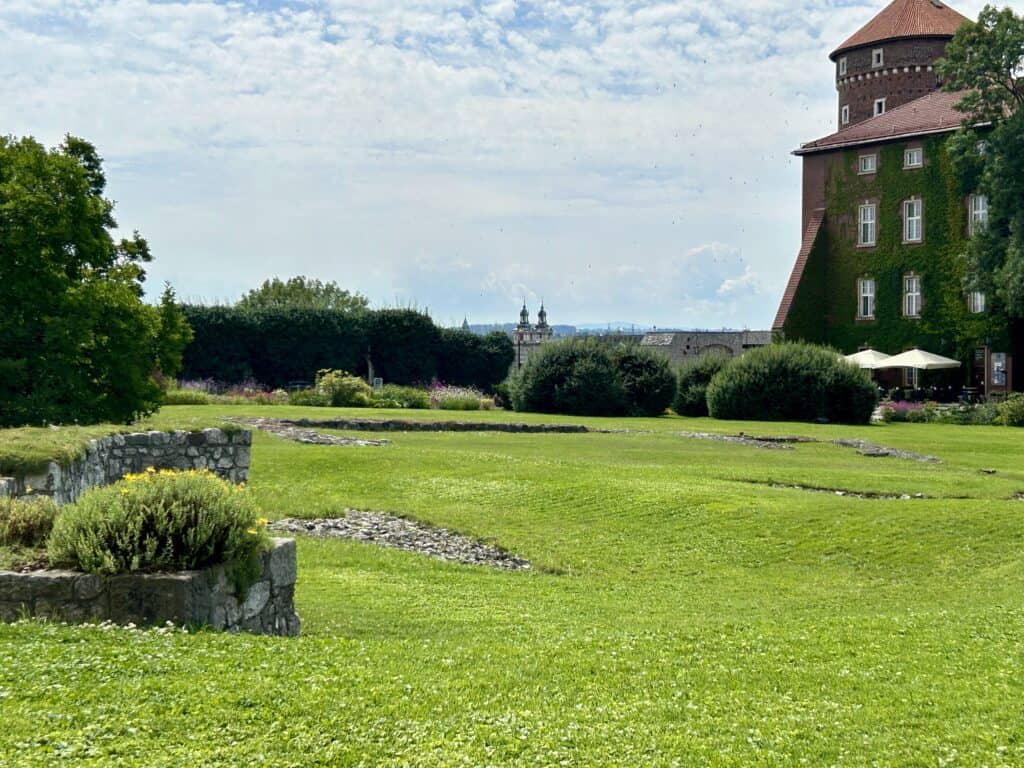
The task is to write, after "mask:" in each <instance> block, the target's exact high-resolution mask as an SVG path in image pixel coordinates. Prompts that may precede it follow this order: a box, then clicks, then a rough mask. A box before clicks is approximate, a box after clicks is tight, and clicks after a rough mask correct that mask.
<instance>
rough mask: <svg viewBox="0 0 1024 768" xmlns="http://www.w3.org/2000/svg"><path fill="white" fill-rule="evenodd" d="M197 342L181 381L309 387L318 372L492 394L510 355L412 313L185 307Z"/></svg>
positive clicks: (504, 347)
mask: <svg viewBox="0 0 1024 768" xmlns="http://www.w3.org/2000/svg"><path fill="white" fill-rule="evenodd" d="M184 310H185V316H186V317H187V319H188V322H189V324H190V325H191V326H192V330H193V332H194V338H193V340H192V343H191V344H189V346H188V347H187V348H186V349H185V353H184V359H183V372H182V376H183V378H186V379H213V380H215V381H218V382H223V383H226V384H237V383H239V382H242V381H245V380H247V379H255V380H256V381H258V382H260V383H261V384H263V385H265V386H267V387H270V388H278V387H287V386H289V385H291V384H294V383H295V382H309V383H311V382H313V380H314V379H315V377H316V374H317V371H319V370H323V369H332V370H342V371H347V372H349V373H352V374H357V375H360V376H365V375H366V374H367V373H368V372H369V367H368V365H367V357H368V356H369V358H370V359H371V360H372V361H373V373H374V375H375V376H379V377H381V378H383V379H384V381H385V382H387V383H393V384H404V385H409V384H425V383H429V382H431V381H432V380H433V379H434V378H435V377H437V378H440V379H441V380H443V381H445V382H446V383H449V384H456V385H460V386H474V387H477V388H479V389H482V390H486V391H490V390H491V389H492V388H493V387H494V386H495V385H496V384H497V383H498V382H500V381H501V380H502V379H504V378H505V376H506V375H507V373H508V368H509V366H510V365H511V364H512V359H513V356H514V353H513V349H512V342H511V340H509V339H508V337H507V336H506V335H505V334H503V333H500V332H499V333H497V334H489V335H488V336H484V337H479V336H474V335H473V334H470V333H467V332H463V331H447V330H442V329H440V328H438V327H437V326H436V325H434V323H433V321H432V320H431V319H430V317H428V316H427V315H425V314H423V313H421V312H418V311H416V310H409V309H384V310H376V311H368V312H357V313H352V312H341V311H338V310H329V309H297V308H293V309H279V310H262V311H256V312H252V311H248V310H244V309H240V308H237V307H205V306H186V307H184Z"/></svg>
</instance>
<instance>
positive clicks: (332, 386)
mask: <svg viewBox="0 0 1024 768" xmlns="http://www.w3.org/2000/svg"><path fill="white" fill-rule="evenodd" d="M316 391H317V392H319V393H320V394H321V395H324V396H325V397H327V398H328V399H329V401H330V404H331V405H333V406H334V407H336V408H366V407H368V406H369V405H370V401H371V400H373V389H372V388H371V387H370V385H369V384H367V383H366V382H365V381H363V380H362V379H361V378H359V377H358V376H350V375H349V374H348V373H346V372H345V371H333V370H330V369H328V368H325V369H323V370H321V371H319V372H318V373H317V375H316Z"/></svg>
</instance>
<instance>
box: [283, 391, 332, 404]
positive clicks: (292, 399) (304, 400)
mask: <svg viewBox="0 0 1024 768" xmlns="http://www.w3.org/2000/svg"><path fill="white" fill-rule="evenodd" d="M330 404H331V398H330V397H329V396H328V395H323V394H320V393H319V392H317V391H316V390H315V389H297V390H295V391H294V392H289V393H288V405H312V406H315V407H317V408H326V407H327V406H329V405H330Z"/></svg>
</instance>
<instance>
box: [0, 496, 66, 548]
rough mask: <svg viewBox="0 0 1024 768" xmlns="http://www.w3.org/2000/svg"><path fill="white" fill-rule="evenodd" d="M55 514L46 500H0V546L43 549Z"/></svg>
mask: <svg viewBox="0 0 1024 768" xmlns="http://www.w3.org/2000/svg"><path fill="white" fill-rule="evenodd" d="M57 513H58V509H57V505H56V504H55V503H54V502H53V499H51V498H50V497H49V496H29V497H27V498H22V499H0V545H3V546H18V547H41V546H43V544H44V543H45V542H46V538H47V537H48V536H49V535H50V531H51V530H52V529H53V521H54V520H56V519H57Z"/></svg>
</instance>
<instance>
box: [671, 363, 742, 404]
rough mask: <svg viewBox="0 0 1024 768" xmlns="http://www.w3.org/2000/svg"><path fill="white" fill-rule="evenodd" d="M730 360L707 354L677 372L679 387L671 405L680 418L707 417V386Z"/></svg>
mask: <svg viewBox="0 0 1024 768" xmlns="http://www.w3.org/2000/svg"><path fill="white" fill-rule="evenodd" d="M730 361H731V358H730V357H729V356H728V355H724V354H722V353H720V352H708V353H706V354H703V355H700V356H699V357H697V358H696V359H695V360H692V361H689V362H687V363H686V364H685V365H684V366H683V368H682V369H680V371H679V386H678V388H677V389H676V399H675V402H674V404H673V407H674V408H675V412H676V413H678V414H679V415H680V416H707V415H708V384H710V383H711V379H713V378H714V377H715V374H716V373H718V372H719V371H720V370H722V369H723V368H725V367H726V366H727V365H728V364H729V362H730Z"/></svg>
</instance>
